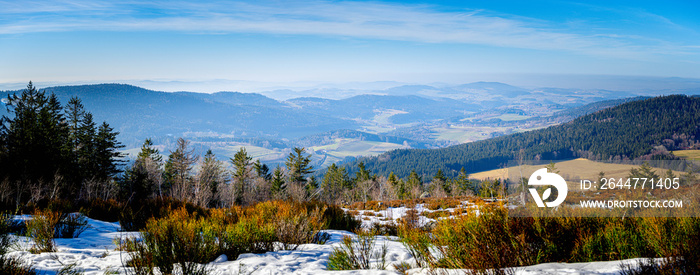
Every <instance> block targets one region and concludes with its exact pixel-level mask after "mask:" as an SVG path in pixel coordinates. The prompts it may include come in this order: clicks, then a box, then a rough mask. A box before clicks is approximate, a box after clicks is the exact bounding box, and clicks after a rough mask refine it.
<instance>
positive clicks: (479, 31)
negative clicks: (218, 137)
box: [0, 0, 687, 58]
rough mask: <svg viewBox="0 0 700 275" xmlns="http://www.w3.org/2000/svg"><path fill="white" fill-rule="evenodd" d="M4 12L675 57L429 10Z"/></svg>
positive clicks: (150, 6)
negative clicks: (655, 54)
mask: <svg viewBox="0 0 700 275" xmlns="http://www.w3.org/2000/svg"><path fill="white" fill-rule="evenodd" d="M26 3H30V4H26ZM0 7H5V9H2V8H0V15H2V16H3V17H6V18H9V19H5V20H2V19H0V34H18V33H32V32H62V31H81V30H97V31H177V32H197V33H201V32H209V33H215V34H220V33H241V32H242V33H270V34H291V35H324V36H341V37H353V38H360V39H384V40H398V41H412V42H420V43H458V44H476V45H488V46H498V47H508V48H524V49H537V50H560V51H567V52H575V53H582V54H592V55H602V56H615V57H622V58H643V57H644V56H646V55H649V54H654V53H664V54H667V53H673V51H674V50H675V48H674V47H668V46H667V45H665V44H666V43H657V44H656V45H653V46H649V45H648V43H649V42H648V40H649V39H645V38H635V37H632V36H625V35H624V34H610V33H601V34H597V35H590V34H578V33H575V32H567V30H566V29H558V26H546V25H545V24H543V22H542V21H538V20H527V19H524V18H518V17H513V18H506V17H502V16H493V15H488V14H485V13H483V12H479V11H476V10H465V11H464V12H442V11H438V10H436V9H434V8H432V7H430V6H425V5H398V4H386V3H377V2H325V1H317V2H303V3H297V2H286V1H282V2H275V3H260V2H254V3H246V2H214V3H198V2H149V3H146V4H143V3H138V2H116V3H115V2H106V1H80V0H74V1H62V2H55V1H46V2H45V1H34V2H21V1H20V2H14V1H0ZM33 7H37V8H33ZM516 18H517V19H516ZM535 21H537V23H534V22H535ZM644 40H647V41H644ZM676 48H677V47H676ZM686 51H687V49H686Z"/></svg>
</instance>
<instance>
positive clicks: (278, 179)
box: [270, 166, 285, 196]
mask: <svg viewBox="0 0 700 275" xmlns="http://www.w3.org/2000/svg"><path fill="white" fill-rule="evenodd" d="M270 185H271V187H270V190H271V191H272V194H273V195H277V196H279V195H280V194H281V193H282V192H284V187H285V182H284V173H283V172H282V168H281V167H279V166H277V168H275V171H274V172H272V181H271V182H270Z"/></svg>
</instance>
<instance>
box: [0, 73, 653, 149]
mask: <svg viewBox="0 0 700 275" xmlns="http://www.w3.org/2000/svg"><path fill="white" fill-rule="evenodd" d="M381 84H382V85H379V84H377V85H374V86H377V87H385V86H389V85H390V84H391V83H381ZM370 86H371V85H370ZM42 90H44V91H46V92H49V93H54V94H56V95H57V96H58V98H59V100H60V101H61V102H62V103H63V104H66V103H67V102H68V100H69V99H70V98H71V97H73V96H77V97H79V98H80V99H81V100H82V101H83V104H84V105H85V108H86V109H87V110H88V111H90V112H92V113H93V115H94V118H95V120H96V121H97V122H101V121H107V122H108V123H110V125H111V126H112V127H114V128H115V130H116V131H119V132H120V135H119V137H118V138H119V140H120V141H121V142H122V143H124V144H126V145H127V148H138V147H139V146H140V145H141V143H142V142H143V140H144V139H145V138H149V137H150V138H154V140H156V141H158V142H162V143H163V144H168V143H172V140H173V139H175V138H177V137H183V136H184V137H187V138H188V139H191V140H195V141H198V142H200V144H199V145H198V146H202V147H207V146H209V145H208V144H212V143H216V142H219V143H226V144H228V145H226V146H228V147H226V146H224V147H220V148H224V149H221V150H222V151H220V152H222V153H225V154H229V153H230V151H231V150H233V149H232V148H237V147H235V146H246V145H251V146H259V147H263V148H267V149H270V150H272V149H275V150H278V149H279V150H284V149H285V148H289V147H291V146H304V147H313V146H316V147H317V149H315V150H321V149H322V150H323V152H329V151H328V150H329V149H327V148H334V147H333V146H331V147H327V146H326V147H323V148H321V147H319V146H324V145H332V144H333V142H337V141H338V140H339V139H342V140H343V142H347V140H355V141H362V142H365V143H364V145H358V144H357V143H354V144H355V145H353V146H349V145H347V144H348V143H344V144H346V145H347V146H342V148H344V149H347V148H370V147H371V148H374V149H371V150H369V149H367V150H360V151H357V152H351V151H343V152H342V153H338V155H336V156H334V158H333V159H343V158H345V157H355V156H359V155H362V154H365V153H367V152H377V150H379V151H380V152H381V150H389V149H390V148H406V147H409V148H437V147H443V146H446V145H450V144H456V143H459V142H464V141H465V140H467V141H472V140H479V139H485V138H489V137H495V136H499V135H503V134H507V133H512V132H519V131H524V130H527V129H536V128H541V127H545V126H549V125H552V124H557V123H562V122H566V121H569V120H571V119H574V118H576V117H578V116H580V115H584V114H587V113H591V112H594V111H597V110H600V109H603V108H607V107H610V106H615V105H617V104H620V103H624V102H626V101H629V100H630V99H627V98H629V97H631V96H633V95H640V94H642V95H643V94H644V93H640V94H633V93H628V92H615V91H606V90H582V89H555V88H542V89H525V88H520V87H515V86H511V85H508V84H504V83H498V82H475V83H469V84H464V85H455V86H444V85H398V86H393V87H389V88H386V89H370V90H361V89H359V88H358V89H355V90H343V89H338V88H315V89H313V90H309V94H320V95H328V98H325V97H295V98H290V99H287V100H284V101H280V100H275V99H273V98H270V97H268V96H265V95H262V94H257V93H240V92H218V93H213V94H206V93H193V92H159V91H154V90H149V89H144V88H141V87H137V86H132V85H126V84H95V85H77V86H56V87H48V88H44V89H42ZM16 92H19V90H15V91H4V92H0V96H2V97H3V98H5V97H7V94H8V93H16ZM278 92H280V93H284V91H281V90H280V91H278ZM328 93H335V94H333V95H330V94H328ZM358 93H364V94H359V95H358ZM344 94H346V95H351V96H348V97H341V96H340V95H344ZM339 97H340V99H337V98H339ZM330 98H336V99H330ZM606 100H608V101H606ZM0 114H6V110H5V108H0ZM465 136H469V138H464V137H465ZM378 143H385V144H389V145H391V144H393V145H391V146H379V145H378ZM230 146H234V147H230ZM382 148H384V149H382ZM261 152H262V151H261ZM268 153H269V152H268ZM273 153H274V154H275V155H283V153H282V152H277V151H275V152H273ZM273 153H270V154H273ZM261 154H263V153H261ZM328 154H331V153H328Z"/></svg>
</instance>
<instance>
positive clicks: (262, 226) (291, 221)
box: [124, 201, 357, 274]
mask: <svg viewBox="0 0 700 275" xmlns="http://www.w3.org/2000/svg"><path fill="white" fill-rule="evenodd" d="M328 209H329V207H326V206H325V205H321V204H317V205H314V206H313V207H312V206H311V205H310V204H303V203H293V202H281V201H268V202H263V203H258V204H256V205H253V206H249V207H239V206H234V207H231V208H222V209H211V210H209V211H205V212H204V213H201V214H200V213H198V212H197V211H196V209H188V208H187V207H180V208H177V209H175V210H173V211H171V213H170V214H168V215H167V216H164V217H162V218H152V219H150V220H149V221H148V222H147V223H146V226H145V228H144V230H143V231H142V233H143V234H142V235H143V237H142V238H141V239H130V240H127V241H126V243H125V244H124V247H125V248H126V250H128V251H131V252H132V259H131V261H130V262H129V263H128V264H129V265H130V266H132V267H134V271H135V273H136V274H153V273H154V272H155V271H156V270H157V271H158V272H160V273H162V274H172V272H175V271H176V270H177V271H178V273H183V274H206V273H207V272H208V270H207V265H206V263H208V262H210V261H212V260H213V259H214V258H215V257H216V256H218V255H221V254H225V255H226V256H227V258H228V259H237V258H238V256H239V255H240V254H243V253H265V252H268V251H275V250H277V249H285V250H289V249H296V248H297V247H298V246H299V245H301V244H305V243H312V242H323V241H324V239H327V236H326V237H325V238H324V235H323V234H319V231H320V230H321V229H324V228H328V225H329V221H331V220H334V219H335V220H343V221H344V220H345V219H348V218H347V217H335V216H331V215H333V214H334V213H336V212H328ZM192 210H195V211H192ZM341 211H342V210H341ZM341 213H342V212H341ZM343 214H344V213H343ZM327 216H328V217H327ZM349 219H351V218H349ZM355 223H357V222H355ZM353 224H354V223H353Z"/></svg>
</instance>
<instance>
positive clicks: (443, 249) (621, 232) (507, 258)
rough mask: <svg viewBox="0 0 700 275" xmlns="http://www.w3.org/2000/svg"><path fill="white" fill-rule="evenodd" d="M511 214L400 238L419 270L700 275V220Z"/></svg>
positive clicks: (452, 222)
mask: <svg viewBox="0 0 700 275" xmlns="http://www.w3.org/2000/svg"><path fill="white" fill-rule="evenodd" d="M507 211H508V210H507V209H505V208H502V207H484V208H482V211H481V213H480V215H475V214H468V215H462V216H457V217H454V218H453V219H446V220H441V221H439V222H438V223H437V225H436V227H435V228H434V229H432V230H426V229H422V228H416V227H415V226H410V225H408V224H406V223H404V224H402V225H401V226H400V227H399V236H400V238H401V241H402V242H403V243H404V246H405V247H406V248H407V249H408V250H409V251H410V252H411V254H412V255H413V256H414V258H415V259H416V261H417V264H418V265H419V266H424V267H431V268H461V269H469V270H472V271H473V272H474V273H477V274H484V273H489V272H495V273H509V271H512V267H516V266H523V265H533V264H538V263H545V262H589V261H610V260H621V259H629V258H639V257H664V258H667V259H669V261H668V263H666V264H665V266H674V267H675V268H676V270H679V268H682V269H683V270H691V271H693V272H698V271H700V258H699V257H700V256H698V253H697V251H696V250H697V247H699V246H700V234H699V233H698V232H700V218H696V217H693V218H649V217H645V218H624V219H623V218H611V217H605V218H604V217H546V218H533V217H509V216H508V212H507ZM486 248H488V249H486ZM691 273H692V272H691Z"/></svg>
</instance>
